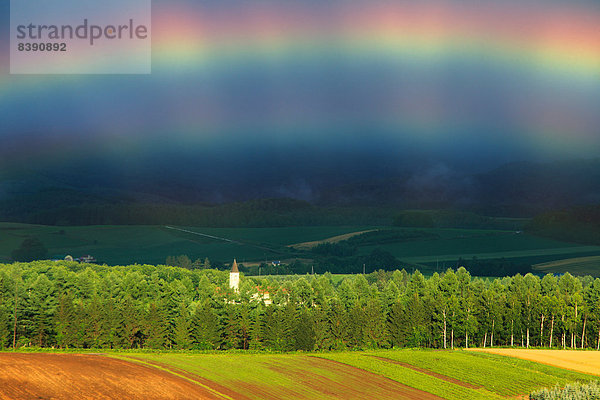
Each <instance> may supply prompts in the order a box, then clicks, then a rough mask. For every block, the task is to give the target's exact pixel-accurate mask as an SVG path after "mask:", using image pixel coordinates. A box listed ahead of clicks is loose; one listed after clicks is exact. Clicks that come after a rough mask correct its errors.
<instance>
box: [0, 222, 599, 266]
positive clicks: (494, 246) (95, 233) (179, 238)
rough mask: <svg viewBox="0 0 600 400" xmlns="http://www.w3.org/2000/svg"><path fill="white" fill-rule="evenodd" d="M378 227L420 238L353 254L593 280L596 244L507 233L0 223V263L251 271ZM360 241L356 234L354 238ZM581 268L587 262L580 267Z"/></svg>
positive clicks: (366, 245) (361, 246)
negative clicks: (510, 265)
mask: <svg viewBox="0 0 600 400" xmlns="http://www.w3.org/2000/svg"><path fill="white" fill-rule="evenodd" d="M178 229H181V230H178ZM378 229H379V230H385V231H387V232H405V233H410V232H421V233H422V237H416V238H414V239H410V240H402V239H398V240H395V241H394V240H391V241H390V240H383V241H382V242H381V243H379V242H377V241H373V240H371V241H361V240H355V241H354V242H352V243H353V245H354V246H356V248H357V253H356V254H357V256H359V257H360V256H367V255H368V254H370V253H371V252H373V250H375V249H381V250H384V251H386V252H389V253H390V254H391V255H393V256H394V257H396V258H397V259H398V260H400V261H401V262H403V263H406V264H407V265H412V266H413V268H414V266H417V267H418V268H419V269H421V270H422V271H424V272H428V273H431V272H433V271H443V270H445V269H446V268H448V267H457V266H458V265H457V262H458V260H459V259H461V258H462V259H463V260H471V259H473V258H474V257H476V258H478V259H480V260H485V259H501V258H504V259H507V260H511V261H515V262H522V263H526V264H528V265H529V264H538V263H543V262H546V263H548V262H550V263H552V262H554V261H557V260H561V259H565V258H571V257H576V258H579V259H578V260H574V262H573V263H556V264H548V265H546V264H544V265H540V269H539V270H540V271H541V272H546V271H548V272H565V271H567V270H568V271H572V272H576V273H579V272H581V273H592V274H595V264H594V263H595V260H596V259H594V258H587V259H581V257H592V256H596V257H600V246H580V245H576V244H573V243H568V242H562V241H558V240H553V239H547V238H542V237H538V236H534V235H530V234H527V233H522V232H520V231H506V230H481V229H450V228H398V227H389V226H388V227H376V226H307V227H303V226H300V227H283V228H202V227H176V229H169V228H167V227H165V226H156V225H147V226H143V225H142V226H112V225H103V226H43V225H27V224H17V223H0V237H1V240H0V262H9V261H10V259H11V252H12V251H13V250H14V249H16V248H17V247H18V246H19V245H20V243H21V242H22V241H23V240H24V238H26V237H28V236H35V237H37V238H39V239H40V240H41V241H42V243H43V244H44V246H45V247H46V248H47V249H48V254H49V256H50V257H51V258H55V259H59V258H64V256H65V255H67V254H69V255H72V256H73V257H79V256H82V255H85V254H91V255H93V256H94V257H96V259H97V260H98V261H99V262H100V263H106V264H108V265H127V264H132V263H140V264H144V263H145V264H163V263H165V260H166V258H167V257H168V256H178V255H187V256H188V257H189V258H191V259H192V260H196V259H200V260H204V259H205V258H209V259H210V260H211V261H221V262H230V260H231V259H232V258H237V260H238V262H241V263H247V264H248V265H256V264H257V263H260V262H267V263H268V262H270V261H272V260H282V261H284V262H285V261H291V260H294V259H302V260H305V262H310V261H311V260H312V259H313V258H315V257H318V255H316V254H313V253H311V252H310V249H308V248H307V247H306V243H307V242H311V243H319V242H323V241H331V240H333V241H335V240H338V239H339V237H340V236H341V235H344V236H342V237H343V238H348V237H350V236H351V235H352V234H353V233H356V232H363V231H369V230H378ZM185 231H188V232H185ZM191 232H193V233H191ZM357 238H358V237H356V236H355V237H354V238H353V239H357ZM591 260H593V261H591ZM582 262H583V263H585V265H584V266H583V267H582V265H581V263H582ZM396 267H400V266H396Z"/></svg>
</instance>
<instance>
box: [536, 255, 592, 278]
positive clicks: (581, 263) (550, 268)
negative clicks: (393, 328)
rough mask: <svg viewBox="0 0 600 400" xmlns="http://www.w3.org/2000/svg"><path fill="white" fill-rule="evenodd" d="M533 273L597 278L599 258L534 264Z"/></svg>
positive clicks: (568, 259) (575, 258) (567, 259)
mask: <svg viewBox="0 0 600 400" xmlns="http://www.w3.org/2000/svg"><path fill="white" fill-rule="evenodd" d="M533 269H534V270H535V271H539V272H542V273H560V272H565V271H569V272H570V273H572V274H576V275H592V276H598V274H599V273H600V256H590V257H573V258H566V259H562V260H555V261H550V262H545V263H539V264H535V265H534V266H533Z"/></svg>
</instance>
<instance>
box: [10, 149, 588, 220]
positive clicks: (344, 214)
mask: <svg viewBox="0 0 600 400" xmlns="http://www.w3.org/2000/svg"><path fill="white" fill-rule="evenodd" d="M281 162H282V161H281V160H280V161H274V164H273V168H269V169H259V170H256V171H249V170H248V168H247V166H245V165H239V166H238V167H239V168H229V169H225V170H219V171H216V170H215V172H214V175H211V174H210V173H208V172H207V170H206V168H204V169H201V170H199V171H196V170H194V169H193V168H192V166H187V167H186V166H185V163H180V164H177V167H179V166H181V168H180V169H178V168H177V167H172V168H171V169H169V167H168V165H167V164H168V163H166V161H164V160H163V161H161V163H160V167H161V168H163V169H161V170H160V172H158V170H153V169H141V170H139V171H135V173H134V172H131V171H128V172H127V173H117V172H115V171H111V169H110V166H109V165H107V163H104V164H103V163H100V162H97V163H95V162H92V161H90V162H89V163H88V164H85V163H84V164H81V165H74V166H72V168H70V169H68V170H65V169H64V166H63V167H62V169H61V170H53V169H52V168H46V169H44V170H43V171H42V170H37V171H36V170H34V169H32V170H27V171H24V170H23V169H20V170H15V169H14V168H13V170H12V171H11V170H8V169H5V170H4V171H2V173H1V174H0V220H1V221H14V222H27V223H41V224H59V225H88V224H162V223H173V224H184V225H189V224H196V225H206V226H285V225H286V224H292V225H298V224H311V225H312V224H319V223H325V224H337V223H352V224H370V225H372V224H381V223H386V224H391V223H392V220H393V218H394V217H395V216H396V214H397V212H398V210H403V209H446V210H459V211H467V212H473V213H476V214H479V215H488V216H504V217H532V216H535V215H537V214H540V213H543V212H547V211H550V210H555V209H564V208H568V207H573V206H581V205H589V204H597V203H600V159H590V160H571V161H561V162H553V163H532V162H520V163H512V164H507V165H503V166H501V167H499V168H496V169H493V170H490V171H488V172H485V173H477V174H475V173H468V172H464V171H459V170H456V169H452V168H450V167H448V166H446V165H440V164H427V163H426V162H423V164H422V165H421V166H419V167H418V168H417V167H410V165H404V166H403V167H402V168H397V169H386V168H384V167H381V168H375V167H373V168H371V167H369V168H370V169H369V168H367V169H369V172H368V173H366V172H365V171H362V172H361V173H359V172H358V171H359V170H358V169H354V170H353V169H345V166H346V164H340V166H339V171H337V170H336V169H335V166H333V165H330V164H327V165H324V166H323V168H324V169H323V170H320V169H319V162H320V161H319V160H315V162H314V163H315V165H312V166H311V167H310V168H308V167H302V168H301V169H300V170H299V171H294V170H293V168H290V167H289V166H288V167H286V168H284V169H280V168H278V165H279V164H280V163H281ZM346 163H350V161H347V162H346ZM157 168H158V167H157ZM186 168H189V169H186ZM348 168H350V167H348ZM355 168H357V167H355ZM269 199H270V200H269Z"/></svg>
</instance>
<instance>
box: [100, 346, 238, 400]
mask: <svg viewBox="0 0 600 400" xmlns="http://www.w3.org/2000/svg"><path fill="white" fill-rule="evenodd" d="M109 357H112V358H117V359H120V360H124V361H129V362H134V363H137V364H141V365H145V366H148V367H151V368H156V369H159V370H161V371H164V372H168V373H170V374H172V375H175V376H177V377H179V378H182V379H185V380H186V381H189V382H192V383H194V384H196V385H198V386H201V387H203V388H204V389H206V390H208V391H209V392H211V393H213V394H215V395H217V396H219V397H222V398H224V399H227V400H235V399H234V398H233V397H229V396H228V395H226V394H224V393H221V392H219V391H218V390H216V389H213V388H211V387H210V386H208V385H205V384H203V383H200V382H198V381H197V380H194V379H192V378H190V377H188V376H185V375H183V374H180V373H178V372H176V371H173V370H172V369H170V368H167V367H163V366H161V365H156V364H154V363H152V362H149V361H145V360H140V359H139V358H136V357H132V356H121V355H118V356H113V355H110V356H109Z"/></svg>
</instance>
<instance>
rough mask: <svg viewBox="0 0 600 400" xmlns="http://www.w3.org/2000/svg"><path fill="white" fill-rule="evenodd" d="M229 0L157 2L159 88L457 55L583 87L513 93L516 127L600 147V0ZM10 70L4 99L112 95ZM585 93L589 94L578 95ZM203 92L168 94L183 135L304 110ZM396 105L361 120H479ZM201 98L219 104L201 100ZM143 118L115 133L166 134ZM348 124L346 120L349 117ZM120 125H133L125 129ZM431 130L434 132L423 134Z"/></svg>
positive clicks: (286, 120)
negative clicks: (305, 67) (253, 109)
mask: <svg viewBox="0 0 600 400" xmlns="http://www.w3.org/2000/svg"><path fill="white" fill-rule="evenodd" d="M225 3H227V2H223V3H221V2H215V4H212V5H210V6H208V5H207V4H204V3H203V2H198V3H194V2H191V1H190V2H187V1H184V0H178V1H169V2H166V1H165V2H156V3H155V4H154V6H153V10H152V49H153V50H152V51H153V65H152V71H153V74H152V76H150V77H149V78H148V82H149V83H150V84H154V83H156V82H163V81H167V82H169V81H170V80H173V79H177V78H180V79H181V81H182V82H186V81H187V80H188V79H189V78H193V77H195V76H197V75H202V76H203V77H206V79H207V80H210V79H211V78H212V77H219V76H220V74H223V73H226V72H224V71H227V70H228V69H229V67H230V66H236V67H237V68H244V66H245V65H246V64H247V63H254V64H256V65H259V66H264V67H267V68H271V67H272V68H279V69H281V70H286V68H290V67H294V66H295V63H302V62H304V61H306V60H309V61H311V60H316V61H319V60H320V59H322V58H326V57H328V55H331V54H334V55H336V57H339V58H340V59H342V60H347V62H348V63H352V62H353V61H354V60H368V59H370V58H375V59H383V60H386V61H390V62H392V63H393V62H398V63H402V64H403V65H404V64H410V65H413V66H415V67H416V68H419V67H420V66H424V67H428V66H432V65H433V66H439V67H440V68H443V66H444V65H445V63H446V62H447V61H454V60H458V61H460V62H461V63H464V64H465V65H472V66H474V69H475V70H477V68H478V67H479V66H480V65H482V64H483V65H492V66H494V69H495V70H500V71H504V72H503V73H505V74H506V76H508V77H510V76H511V74H518V75H519V76H526V77H530V78H531V80H532V81H536V83H538V84H539V85H540V86H542V87H546V86H547V87H550V88H552V89H551V90H550V92H553V93H561V90H563V89H562V88H566V89H565V90H567V91H569V93H575V94H574V95H573V96H572V98H574V99H575V101H573V102H570V99H571V98H569V97H565V98H561V97H560V96H555V97H554V98H542V96H538V97H537V98H534V99H529V100H532V101H529V100H528V99H526V98H524V99H522V100H521V99H518V97H519V93H511V95H512V96H513V97H515V98H517V100H518V101H521V102H522V103H518V104H516V105H515V106H514V109H515V110H516V111H514V114H511V115H509V117H508V118H513V119H514V121H510V122H511V123H513V124H512V125H510V124H509V125H508V129H511V128H514V130H515V131H519V130H521V131H525V134H527V135H529V136H530V139H529V138H525V139H523V140H531V141H532V143H533V142H535V143H546V142H548V143H551V144H552V146H554V147H555V148H557V149H562V148H564V147H569V146H570V147H574V146H578V148H582V149H586V148H587V149H589V148H591V146H592V144H593V143H597V137H598V136H599V133H600V132H599V128H598V124H597V121H598V116H597V109H598V107H600V104H599V102H600V28H599V27H600V7H599V6H595V5H591V4H589V3H588V4H583V3H579V2H571V3H567V2H564V3H562V4H559V3H558V2H555V1H548V2H545V3H547V4H543V5H542V4H539V3H538V4H534V2H533V1H511V0H507V1H502V2H498V1H491V0H477V1H470V2H466V1H451V0H437V1H435V0H434V1H428V2H416V1H394V2H377V1H364V2H360V1H359V2H345V1H340V2H313V1H311V2H307V3H303V2H285V1H281V2H276V3H275V2H272V3H271V4H263V3H262V2H237V3H236V4H232V3H228V4H225ZM1 61H2V63H0V65H4V66H5V67H6V66H8V60H7V59H4V60H1ZM72 62H74V63H76V62H78V61H77V60H72ZM81 62H83V60H81ZM392 65H393V64H392ZM3 72H4V73H2V74H0V88H1V89H2V90H0V105H2V102H3V101H8V102H10V101H11V99H12V96H13V95H18V96H28V95H32V96H33V95H35V94H36V93H38V92H43V91H45V92H46V93H49V92H51V91H53V90H55V89H56V88H57V87H61V86H65V85H67V86H69V85H70V86H72V87H77V88H78V89H79V90H81V91H82V92H85V91H86V90H89V91H96V90H97V91H99V92H103V90H104V87H103V85H102V83H101V81H100V80H99V79H98V77H91V78H89V77H87V76H85V75H81V76H68V77H56V76H25V77H23V76H10V75H8V74H7V73H6V72H7V71H3ZM369 79H374V78H369ZM579 89H581V91H582V92H584V93H585V94H584V95H581V96H580V95H579V94H578V93H576V91H577V90H579ZM590 93H591V94H590ZM203 95H204V94H203V93H199V94H198V95H197V96H196V94H195V93H194V94H193V95H191V94H190V95H189V96H190V98H191V99H192V102H193V103H194V104H188V103H185V101H184V100H178V98H176V97H169V99H170V101H174V102H181V104H180V103H177V104H175V105H173V109H177V112H176V113H174V114H176V115H171V116H170V117H169V121H167V123H168V124H170V126H169V128H168V129H169V130H170V131H174V130H175V131H181V132H183V133H182V134H181V136H182V137H184V138H187V137H191V136H194V135H196V133H197V132H199V131H201V132H207V133H206V134H205V135H210V133H208V132H211V131H214V130H218V129H222V130H227V129H230V130H231V131H235V128H236V127H235V126H233V127H232V126H227V125H226V124H225V126H223V121H224V120H225V121H226V123H229V122H230V121H234V122H233V123H234V124H235V123H238V124H240V125H242V124H246V123H248V124H250V123H254V122H257V123H263V122H265V123H267V124H270V127H271V128H272V130H274V131H277V129H278V127H283V129H282V131H283V130H285V129H289V128H293V127H294V124H295V123H296V122H297V120H298V117H297V116H296V115H295V114H294V110H293V109H291V110H284V111H280V110H277V111H274V112H273V113H272V114H269V115H266V116H265V115H260V116H258V117H257V121H245V120H243V118H235V117H236V116H235V115H234V117H231V115H229V114H231V113H235V111H232V110H229V109H226V110H224V109H217V110H216V112H214V113H212V112H210V111H211V107H215V108H218V107H222V108H226V107H227V106H228V105H227V104H225V105H223V104H216V105H214V104H211V99H210V98H204V97H202V96H203ZM417 95H418V93H417ZM158 96H160V93H158ZM171 96H172V94H171ZM194 96H195V97H194ZM590 99H591V100H590ZM511 100H512V98H511ZM385 101H386V99H384V100H382V104H381V105H379V104H378V105H377V107H379V108H377V109H376V110H375V111H373V110H367V111H365V115H366V116H365V118H363V120H362V121H363V122H364V121H366V120H370V121H375V122H376V123H379V124H381V125H384V126H391V127H394V126H395V125H402V126H405V127H408V128H415V129H416V130H419V134H418V135H416V136H419V135H420V136H423V137H428V138H429V140H432V141H435V140H437V139H438V138H440V137H441V135H444V133H442V130H441V129H439V128H440V127H447V126H449V125H453V124H454V125H455V126H456V127H457V129H456V130H460V128H461V126H468V125H469V123H471V118H472V115H470V114H467V115H466V116H460V115H458V116H457V115H456V113H455V112H454V111H455V110H453V109H452V108H451V107H447V106H448V105H447V104H444V103H443V100H442V101H441V102H442V104H436V101H437V99H436V98H435V94H433V95H431V96H430V97H427V95H423V96H422V98H418V96H414V97H411V98H408V99H407V98H400V99H396V98H394V99H391V100H390V101H389V102H388V103H385ZM106 103H107V102H106V101H103V102H102V101H101V102H99V105H98V109H99V110H100V111H98V113H101V112H102V110H103V108H105V109H109V110H111V109H112V108H114V106H113V105H112V104H106ZM384 103H385V104H384ZM198 104H201V105H202V106H204V105H206V104H208V105H207V106H206V107H199V106H198ZM157 107H159V106H157ZM203 110H208V111H203ZM310 111H311V112H313V111H314V110H312V109H311V110H310ZM398 111H400V112H398ZM202 112H206V114H201V113H202ZM320 112H322V114H319V113H320ZM369 112H372V114H368V113H369ZM199 113H200V114H199ZM286 113H287V114H286ZM594 113H596V114H594ZM220 114H223V115H226V117H229V118H223V120H221V119H219V117H217V116H218V115H220ZM309 114H310V113H309ZM332 114H333V113H332V112H331V110H317V111H314V115H309V117H314V118H313V120H312V121H303V123H305V125H306V126H310V124H314V126H315V127H316V128H315V130H318V127H319V126H335V124H336V123H337V120H336V119H335V116H333V115H332ZM399 114H401V116H400V117H399V116H398V115H399ZM471 114H472V113H471ZM358 117H363V115H359V116H358ZM144 118H145V116H144V115H138V114H132V116H131V120H132V121H134V122H133V123H131V121H126V122H127V123H124V124H123V126H122V127H115V128H114V131H111V132H108V133H107V135H110V134H115V135H117V136H118V137H120V138H121V139H120V140H123V141H124V142H127V140H128V139H127V138H125V133H126V132H124V131H126V130H127V129H128V128H129V127H132V126H133V127H134V128H135V130H138V129H140V130H146V131H151V130H153V129H156V130H157V131H160V130H161V129H164V130H166V129H167V128H164V127H162V126H161V127H155V126H143V124H141V126H140V124H138V121H140V120H144ZM461 118H462V119H461ZM347 119H348V118H347V116H346V115H342V116H341V117H340V118H339V120H347ZM238 121H240V122H238ZM108 122H112V121H108ZM495 122H497V121H492V123H491V124H493V123H495ZM94 127H95V128H97V126H94ZM106 128H107V129H109V128H110V127H106ZM110 129H112V128H110ZM119 129H121V130H122V131H123V132H120V133H115V132H119ZM132 129H133V128H132ZM465 130H467V129H465ZM424 132H425V133H431V134H430V135H429V136H427V135H422V134H423V133H424ZM436 132H437V133H436ZM159 134H160V132H157V135H159ZM119 135H121V136H119ZM203 135H204V133H203ZM573 138H575V139H573Z"/></svg>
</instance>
